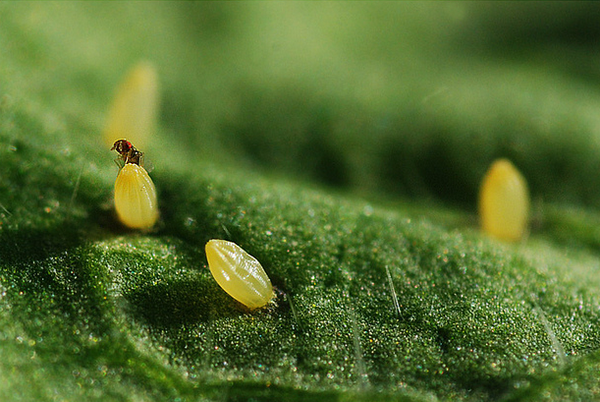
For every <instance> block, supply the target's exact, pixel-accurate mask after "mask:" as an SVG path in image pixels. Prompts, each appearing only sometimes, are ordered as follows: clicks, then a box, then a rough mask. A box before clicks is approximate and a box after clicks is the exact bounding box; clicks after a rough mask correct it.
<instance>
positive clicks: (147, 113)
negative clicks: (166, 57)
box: [104, 62, 159, 148]
mask: <svg viewBox="0 0 600 402" xmlns="http://www.w3.org/2000/svg"><path fill="white" fill-rule="evenodd" d="M158 92H159V88H158V74H157V73H156V69H155V68H154V65H153V64H151V63H149V62H141V63H139V64H138V65H136V66H134V67H133V68H132V69H131V70H130V71H129V73H128V74H127V76H126V77H125V79H124V80H123V82H121V84H120V85H119V87H118V88H117V91H116V94H115V97H114V99H113V102H112V104H111V106H110V109H109V112H108V120H107V123H106V129H105V131H104V140H105V142H106V144H107V145H111V144H112V143H113V142H114V141H115V140H116V139H118V138H129V140H131V141H132V142H133V143H135V144H137V145H138V146H140V147H142V148H144V147H145V144H146V143H147V142H148V138H149V137H150V136H151V135H152V133H153V132H154V129H155V126H156V118H157V113H158V103H159V94H158Z"/></svg>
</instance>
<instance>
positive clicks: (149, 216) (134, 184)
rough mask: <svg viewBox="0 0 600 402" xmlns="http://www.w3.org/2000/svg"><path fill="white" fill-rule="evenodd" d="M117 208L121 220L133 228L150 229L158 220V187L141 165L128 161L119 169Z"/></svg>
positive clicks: (116, 191)
mask: <svg viewBox="0 0 600 402" xmlns="http://www.w3.org/2000/svg"><path fill="white" fill-rule="evenodd" d="M115 208H116V210H117V215H118V216H119V219H120V220H121V222H122V223H123V224H124V225H126V226H128V227H130V228H133V229H148V228H150V227H152V226H153V225H154V224H155V223H156V221H157V220H158V203H157V202H156V188H155V187H154V183H153V182H152V179H151V178H150V176H148V173H147V172H146V170H145V169H144V168H143V167H141V166H140V165H136V164H134V163H126V164H125V166H123V168H122V169H121V170H120V171H119V175H118V176H117V180H116V181H115Z"/></svg>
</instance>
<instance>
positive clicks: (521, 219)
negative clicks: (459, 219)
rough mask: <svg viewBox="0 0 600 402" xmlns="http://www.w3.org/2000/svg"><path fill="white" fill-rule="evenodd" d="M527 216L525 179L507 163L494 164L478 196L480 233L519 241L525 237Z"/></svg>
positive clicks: (527, 192)
mask: <svg viewBox="0 0 600 402" xmlns="http://www.w3.org/2000/svg"><path fill="white" fill-rule="evenodd" d="M528 215H529V191H528V189H527V182H526V181H525V178H524V177H523V175H521V173H520V172H519V171H518V170H517V168H516V167H515V166H514V165H513V164H512V163H511V162H510V161H509V160H507V159H498V160H496V161H495V162H494V163H493V164H492V166H491V167H490V169H489V170H488V171H487V173H486V174H485V177H484V178H483V183H482V185H481V189H480V192H479V218H480V221H481V227H482V230H483V231H484V232H485V233H487V234H488V235H490V236H492V237H495V238H498V239H500V240H504V241H509V242H514V241H518V240H521V239H522V238H523V236H525V234H526V233H527V219H528Z"/></svg>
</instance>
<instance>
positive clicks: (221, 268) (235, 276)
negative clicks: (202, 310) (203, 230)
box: [205, 240, 273, 309]
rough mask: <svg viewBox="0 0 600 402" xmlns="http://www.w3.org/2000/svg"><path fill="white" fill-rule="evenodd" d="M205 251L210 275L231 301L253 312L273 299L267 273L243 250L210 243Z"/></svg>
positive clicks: (234, 245)
mask: <svg viewBox="0 0 600 402" xmlns="http://www.w3.org/2000/svg"><path fill="white" fill-rule="evenodd" d="M205 249H206V259H207V260H208V267H209V268H210V272H211V273H212V275H213V277H214V278H215V280H216V281H217V283H218V284H219V286H221V288H223V290H224V291H225V292H227V293H228V294H229V295H230V296H231V297H233V298H234V299H236V300H237V301H239V302H240V303H242V304H244V305H245V306H246V307H248V308H250V309H256V308H259V307H263V306H265V305H266V304H267V303H268V302H269V301H270V300H271V299H272V298H273V286H272V285H271V281H270V280H269V277H268V276H267V274H266V272H265V270H264V269H263V267H262V266H261V265H260V263H259V262H258V261H257V260H256V258H254V257H252V256H251V255H250V254H248V253H247V252H246V251H244V250H243V249H242V248H241V247H240V246H238V245H237V244H235V243H233V242H230V241H226V240H210V241H209V242H208V243H206V247H205Z"/></svg>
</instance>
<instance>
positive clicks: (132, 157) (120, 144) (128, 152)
mask: <svg viewBox="0 0 600 402" xmlns="http://www.w3.org/2000/svg"><path fill="white" fill-rule="evenodd" d="M110 150H111V151H113V150H115V151H117V152H118V153H119V154H120V155H121V159H122V160H123V162H124V163H134V164H136V165H139V164H140V158H141V157H142V156H143V155H144V153H143V152H141V151H138V150H137V149H136V147H134V146H133V144H132V143H131V142H129V141H127V140H116V141H115V143H114V144H113V146H112V148H111V149H110Z"/></svg>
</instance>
